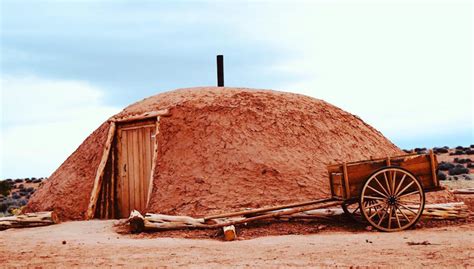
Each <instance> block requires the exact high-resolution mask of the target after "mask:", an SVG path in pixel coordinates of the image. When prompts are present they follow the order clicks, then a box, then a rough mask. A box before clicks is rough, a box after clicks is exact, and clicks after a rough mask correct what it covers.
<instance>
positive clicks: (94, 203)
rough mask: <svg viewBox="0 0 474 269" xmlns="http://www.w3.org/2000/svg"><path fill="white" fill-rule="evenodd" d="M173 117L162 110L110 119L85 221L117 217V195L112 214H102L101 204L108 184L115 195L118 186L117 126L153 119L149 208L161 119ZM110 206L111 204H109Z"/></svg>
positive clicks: (147, 201) (167, 111)
mask: <svg viewBox="0 0 474 269" xmlns="http://www.w3.org/2000/svg"><path fill="white" fill-rule="evenodd" d="M169 116H171V113H170V111H169V110H168V109H162V110H155V111H151V112H145V113H142V114H138V115H129V116H121V117H118V116H115V117H112V118H110V119H109V120H108V121H107V122H108V123H109V131H108V134H107V138H106V141H105V145H104V149H103V152H102V157H101V160H100V162H99V165H98V167H97V172H96V174H95V178H94V185H93V187H92V190H91V195H90V199H89V205H88V207H87V209H86V211H85V214H84V215H85V217H84V218H85V219H92V218H94V217H96V218H105V217H106V216H107V215H112V218H115V217H116V216H117V215H116V214H115V213H116V212H115V211H116V208H117V207H116V205H115V204H116V201H115V200H116V199H114V198H115V195H113V196H112V201H110V202H111V203H112V205H113V206H112V208H113V210H112V214H110V213H107V212H108V210H105V212H106V213H105V214H102V213H101V212H102V210H98V209H100V207H101V206H103V205H102V204H101V203H100V200H99V197H100V195H101V194H102V193H104V192H103V190H106V189H107V187H106V186H107V184H113V185H112V187H113V188H112V189H113V190H114V191H113V192H114V193H115V190H116V189H115V187H114V185H115V184H116V182H115V180H113V178H114V177H115V175H114V174H115V173H114V170H115V169H113V167H115V160H114V152H113V148H114V147H115V141H116V139H115V138H116V125H117V124H120V123H125V122H133V121H139V120H145V119H152V118H156V128H155V130H156V132H155V144H154V145H153V147H154V148H153V157H152V166H151V173H150V182H149V187H148V194H147V199H146V207H148V206H149V203H150V199H151V194H152V192H153V175H154V173H155V170H156V162H157V160H158V156H157V155H158V135H159V131H160V118H161V117H169ZM108 163H113V165H109V166H108V165H107V164H108ZM106 174H109V175H110V174H112V176H109V177H107V175H106ZM107 179H108V180H107ZM108 202H109V200H106V203H108ZM109 204H110V203H109Z"/></svg>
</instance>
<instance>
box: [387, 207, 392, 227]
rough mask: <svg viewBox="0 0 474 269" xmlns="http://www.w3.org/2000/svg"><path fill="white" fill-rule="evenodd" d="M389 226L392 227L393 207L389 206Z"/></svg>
mask: <svg viewBox="0 0 474 269" xmlns="http://www.w3.org/2000/svg"><path fill="white" fill-rule="evenodd" d="M388 228H389V229H391V228H392V207H391V206H389V207H388Z"/></svg>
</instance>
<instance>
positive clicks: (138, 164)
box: [134, 128, 144, 211]
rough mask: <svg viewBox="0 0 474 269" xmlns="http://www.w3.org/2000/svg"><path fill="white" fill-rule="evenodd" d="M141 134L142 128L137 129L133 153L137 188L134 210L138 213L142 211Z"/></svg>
mask: <svg viewBox="0 0 474 269" xmlns="http://www.w3.org/2000/svg"><path fill="white" fill-rule="evenodd" d="M142 133H143V128H140V129H137V130H136V134H137V137H136V138H137V139H136V141H135V148H134V150H135V152H136V156H135V157H136V158H137V159H136V168H137V178H136V186H138V189H137V190H136V193H135V195H136V196H135V199H136V201H135V202H136V208H137V209H138V210H139V211H143V205H142V196H143V195H142V192H143V171H144V169H143V158H142V147H143V139H142Z"/></svg>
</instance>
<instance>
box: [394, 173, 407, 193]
mask: <svg viewBox="0 0 474 269" xmlns="http://www.w3.org/2000/svg"><path fill="white" fill-rule="evenodd" d="M406 176H407V175H406V174H405V175H403V177H402V179H401V180H400V183H399V184H398V186H397V189H396V190H395V195H397V193H398V190H400V187H401V186H402V184H403V181H404V180H405V177H406Z"/></svg>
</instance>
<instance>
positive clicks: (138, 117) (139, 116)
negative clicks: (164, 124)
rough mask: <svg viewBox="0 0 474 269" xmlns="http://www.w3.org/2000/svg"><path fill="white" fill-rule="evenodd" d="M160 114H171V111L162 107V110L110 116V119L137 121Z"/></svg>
mask: <svg viewBox="0 0 474 269" xmlns="http://www.w3.org/2000/svg"><path fill="white" fill-rule="evenodd" d="M160 116H162V117H167V116H171V113H170V112H169V110H168V109H162V110H156V111H150V112H145V113H141V114H136V115H129V116H124V117H114V118H111V119H110V121H112V122H121V123H123V122H129V121H138V120H143V119H149V118H156V117H160Z"/></svg>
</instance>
